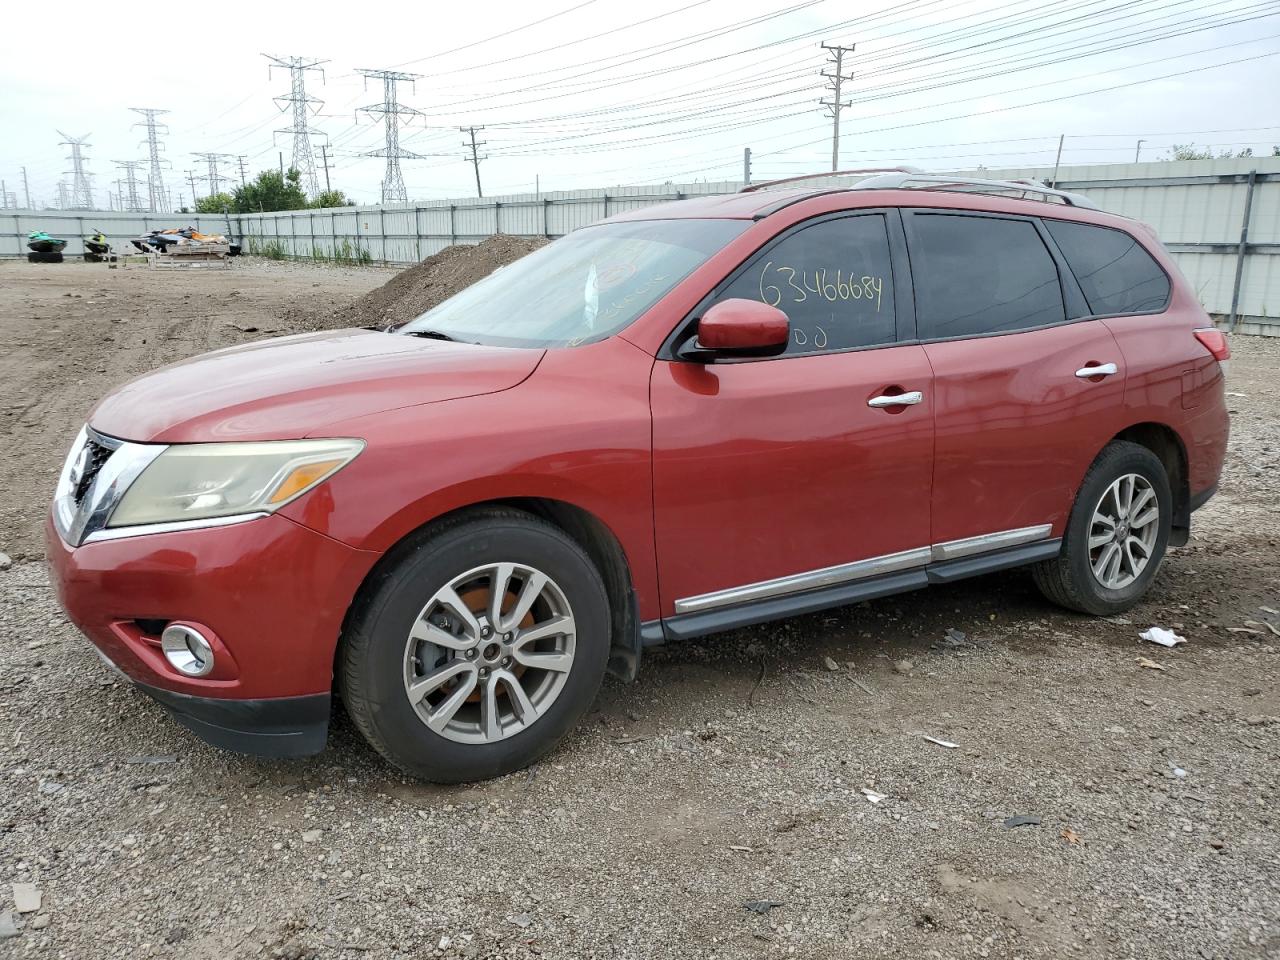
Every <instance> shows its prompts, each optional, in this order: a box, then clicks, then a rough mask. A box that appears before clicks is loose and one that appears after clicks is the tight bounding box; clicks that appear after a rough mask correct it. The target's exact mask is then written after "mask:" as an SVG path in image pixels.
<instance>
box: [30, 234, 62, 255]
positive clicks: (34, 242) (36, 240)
mask: <svg viewBox="0 0 1280 960" xmlns="http://www.w3.org/2000/svg"><path fill="white" fill-rule="evenodd" d="M66 245H67V241H65V240H59V239H57V238H56V237H51V236H49V235H48V234H47V233H45V232H44V231H43V230H32V231H31V232H30V233H28V234H27V249H28V250H30V251H31V252H32V253H61V252H62V248H63V247H65V246H66Z"/></svg>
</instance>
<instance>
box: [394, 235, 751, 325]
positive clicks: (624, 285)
mask: <svg viewBox="0 0 1280 960" xmlns="http://www.w3.org/2000/svg"><path fill="white" fill-rule="evenodd" d="M749 223H750V222H749V221H746V220H637V221H629V222H628V221H624V222H620V223H602V224H599V225H598V226H594V227H586V228H584V229H582V230H577V231H575V232H573V233H571V234H569V235H568V236H566V237H562V238H561V239H559V240H556V241H555V242H554V243H550V244H548V245H547V246H545V247H543V248H541V249H540V250H536V251H534V252H533V253H531V254H529V255H528V256H527V257H522V258H521V259H519V260H517V261H516V262H515V263H512V264H510V265H508V266H506V267H503V268H502V269H500V270H497V271H495V272H494V273H491V274H490V275H489V276H487V277H485V278H484V279H483V280H481V281H480V282H478V283H475V284H473V285H472V286H470V287H468V288H467V289H466V290H463V291H462V292H461V293H459V294H458V295H457V296H454V297H451V298H450V299H448V300H446V301H445V302H444V303H441V304H439V305H437V306H435V307H433V308H431V309H430V310H428V311H427V312H426V313H424V314H423V315H422V316H420V317H418V319H416V320H414V321H412V322H410V323H408V324H406V325H405V326H403V327H401V328H400V329H399V330H398V331H397V332H399V333H408V334H418V335H422V334H424V333H427V332H431V333H433V334H436V335H441V334H443V335H444V336H446V337H448V338H450V339H453V340H461V341H465V342H468V343H484V344H491V345H494V346H513V347H563V346H571V347H572V346H578V345H579V344H582V343H590V342H592V341H594V340H602V339H604V338H605V337H607V336H609V335H610V334H612V333H616V332H617V331H619V330H621V329H623V328H624V327H626V326H627V325H628V324H630V323H631V322H632V321H633V320H635V319H636V318H637V317H638V316H640V315H641V314H642V313H644V311H645V310H647V309H649V307H651V306H653V304H654V303H656V302H657V301H658V300H659V298H661V297H662V296H664V295H665V294H666V293H668V292H669V291H670V290H671V288H672V287H674V286H675V285H676V284H677V283H679V282H680V281H681V280H683V279H684V278H685V277H687V276H688V275H689V274H690V273H692V272H693V270H694V269H695V268H696V267H698V266H699V265H700V264H702V263H703V262H705V261H706V260H707V258H708V257H710V256H711V255H712V254H713V253H716V252H717V251H718V250H720V249H721V248H722V247H724V245H725V244H726V243H728V242H729V241H730V240H732V239H733V238H734V237H736V236H737V235H738V234H740V233H742V231H743V230H745V229H746V228H747V227H748V226H749Z"/></svg>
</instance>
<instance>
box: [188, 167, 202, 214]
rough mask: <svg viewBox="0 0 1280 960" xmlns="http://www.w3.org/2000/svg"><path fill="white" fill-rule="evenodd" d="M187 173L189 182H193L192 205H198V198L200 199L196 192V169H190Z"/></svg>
mask: <svg viewBox="0 0 1280 960" xmlns="http://www.w3.org/2000/svg"><path fill="white" fill-rule="evenodd" d="M186 173H187V182H188V183H189V184H191V205H192V206H193V207H194V206H195V205H196V200H198V199H199V194H197V193H196V172H195V171H194V170H188V171H187V172H186Z"/></svg>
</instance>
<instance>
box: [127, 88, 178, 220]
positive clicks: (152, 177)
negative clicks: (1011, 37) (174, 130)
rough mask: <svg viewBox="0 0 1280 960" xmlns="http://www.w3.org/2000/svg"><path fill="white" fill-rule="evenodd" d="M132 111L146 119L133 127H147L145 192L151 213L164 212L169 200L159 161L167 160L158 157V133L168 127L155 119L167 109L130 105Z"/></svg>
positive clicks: (160, 147)
mask: <svg viewBox="0 0 1280 960" xmlns="http://www.w3.org/2000/svg"><path fill="white" fill-rule="evenodd" d="M129 109H130V110H132V111H133V112H134V113H140V114H142V115H143V117H145V118H146V119H145V120H144V121H143V122H142V123H135V124H134V126H135V127H146V128H147V156H148V158H149V160H150V163H151V166H150V171H149V173H148V175H147V193H148V195H149V197H150V200H151V212H152V213H166V212H168V209H169V201H168V199H167V197H166V195H165V192H164V177H163V175H162V174H161V171H160V164H161V163H168V162H169V161H167V160H161V159H160V151H161V149H162V146H161V144H160V139H159V136H158V134H159V133H160V128H161V127H164V131H163V132H164V133H168V132H169V128H168V127H167V126H166V125H165V124H163V123H159V122H158V121H157V120H156V117H158V116H160V114H162V113H168V112H169V111H168V110H156V109H154V108H153V107H130V108H129Z"/></svg>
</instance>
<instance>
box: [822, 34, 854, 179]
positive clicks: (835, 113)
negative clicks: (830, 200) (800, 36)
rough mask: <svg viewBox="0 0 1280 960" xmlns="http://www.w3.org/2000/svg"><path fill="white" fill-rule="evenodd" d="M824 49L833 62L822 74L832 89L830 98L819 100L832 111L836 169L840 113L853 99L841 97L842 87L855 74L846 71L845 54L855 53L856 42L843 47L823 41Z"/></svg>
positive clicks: (835, 164) (834, 167)
mask: <svg viewBox="0 0 1280 960" xmlns="http://www.w3.org/2000/svg"><path fill="white" fill-rule="evenodd" d="M820 46H821V47H822V49H823V50H826V51H827V52H828V54H829V59H828V60H827V62H828V63H829V64H831V66H832V68H833V69H832V70H831V72H827V71H826V70H823V71H822V74H821V75H822V76H824V77H826V78H827V80H829V81H830V82H829V83H828V84H827V89H828V90H830V91H831V99H830V100H819V101H818V102H819V103H820V104H822V105H823V106H824V107H826V108H827V109H828V110H830V111H831V169H832V171H836V170H839V169H840V114H841V112H842V111H843V110H844V108H845V107H847V106H849V105H850V104H851V103H852V102H853V101H851V100H841V99H840V87H841V84H843V83H844V81H846V80H852V79H853V74H852V73H850V74H847V75H846V74H845V72H844V55H845V54H846V53H853V49H854V46H855V45H854V44H852V43H851V44H849V46H847V47H843V46H841V45H840V44H838V43H834V44H832V43H823V44H821V45H820Z"/></svg>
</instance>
